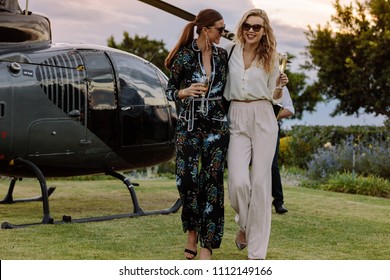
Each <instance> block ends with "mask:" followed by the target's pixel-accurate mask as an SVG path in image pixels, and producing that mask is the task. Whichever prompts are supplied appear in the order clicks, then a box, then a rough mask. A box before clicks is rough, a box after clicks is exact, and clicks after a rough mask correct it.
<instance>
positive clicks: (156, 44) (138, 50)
mask: <svg viewBox="0 0 390 280" xmlns="http://www.w3.org/2000/svg"><path fill="white" fill-rule="evenodd" d="M107 45H108V46H109V47H111V48H115V49H119V50H122V51H125V52H129V53H132V54H135V55H138V56H139V57H142V58H144V59H146V60H149V61H150V60H151V61H152V63H153V64H154V65H156V66H157V67H158V68H159V69H160V70H161V71H163V72H164V73H165V74H168V70H167V69H166V68H165V66H164V61H165V58H166V57H167V55H168V51H167V50H166V49H165V43H164V42H163V41H156V40H150V39H149V38H148V36H145V37H140V36H138V35H135V36H134V38H131V37H130V36H129V33H128V32H126V31H125V32H123V40H122V42H121V43H120V44H117V43H116V42H115V40H114V37H113V36H111V37H110V38H109V39H108V40H107Z"/></svg>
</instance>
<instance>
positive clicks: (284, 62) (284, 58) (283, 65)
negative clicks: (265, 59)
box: [279, 53, 287, 74]
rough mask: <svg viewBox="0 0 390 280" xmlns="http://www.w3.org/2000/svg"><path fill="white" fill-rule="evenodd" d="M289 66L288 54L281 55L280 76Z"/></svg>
mask: <svg viewBox="0 0 390 280" xmlns="http://www.w3.org/2000/svg"><path fill="white" fill-rule="evenodd" d="M286 65H287V54H286V53H280V54H279V71H280V74H283V73H284V70H286Z"/></svg>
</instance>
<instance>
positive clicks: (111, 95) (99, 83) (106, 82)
mask: <svg viewBox="0 0 390 280" xmlns="http://www.w3.org/2000/svg"><path fill="white" fill-rule="evenodd" d="M82 55H83V57H84V61H85V66H86V72H87V79H88V101H89V106H90V107H91V108H92V109H95V110H107V109H108V110H111V109H115V108H116V99H115V88H114V75H113V72H112V67H111V64H110V62H109V60H108V58H107V56H106V55H105V53H104V52H91V53H89V52H83V53H82Z"/></svg>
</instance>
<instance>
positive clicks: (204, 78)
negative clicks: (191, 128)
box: [198, 75, 209, 114]
mask: <svg viewBox="0 0 390 280" xmlns="http://www.w3.org/2000/svg"><path fill="white" fill-rule="evenodd" d="M198 83H201V84H203V87H204V88H205V91H202V94H201V95H202V101H201V103H200V109H199V110H198V112H201V113H203V114H205V109H204V99H205V96H206V93H207V91H208V90H209V77H207V76H206V75H203V76H200V77H199V79H198Z"/></svg>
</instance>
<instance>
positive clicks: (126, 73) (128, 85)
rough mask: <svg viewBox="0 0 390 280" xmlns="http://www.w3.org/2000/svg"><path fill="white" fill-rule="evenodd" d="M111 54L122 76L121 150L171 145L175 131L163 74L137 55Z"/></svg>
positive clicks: (120, 96)
mask: <svg viewBox="0 0 390 280" xmlns="http://www.w3.org/2000/svg"><path fill="white" fill-rule="evenodd" d="M109 54H110V58H111V59H112V61H113V64H114V67H115V69H116V72H117V73H118V76H119V79H118V103H119V104H118V107H119V124H120V135H121V143H120V145H121V147H123V148H128V147H131V146H138V147H139V146H144V147H146V146H149V147H151V146H155V147H157V146H160V147H161V146H164V145H167V143H169V142H170V140H171V139H172V135H173V131H172V123H171V117H170V106H169V104H168V102H167V100H166V98H165V93H164V89H163V86H164V85H163V84H164V81H165V80H164V79H163V76H162V74H160V73H159V72H158V71H159V70H158V69H157V68H156V67H155V66H154V65H152V64H151V63H149V62H147V61H145V60H143V59H140V58H139V57H136V56H134V55H130V54H123V53H114V52H110V53H109Z"/></svg>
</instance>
